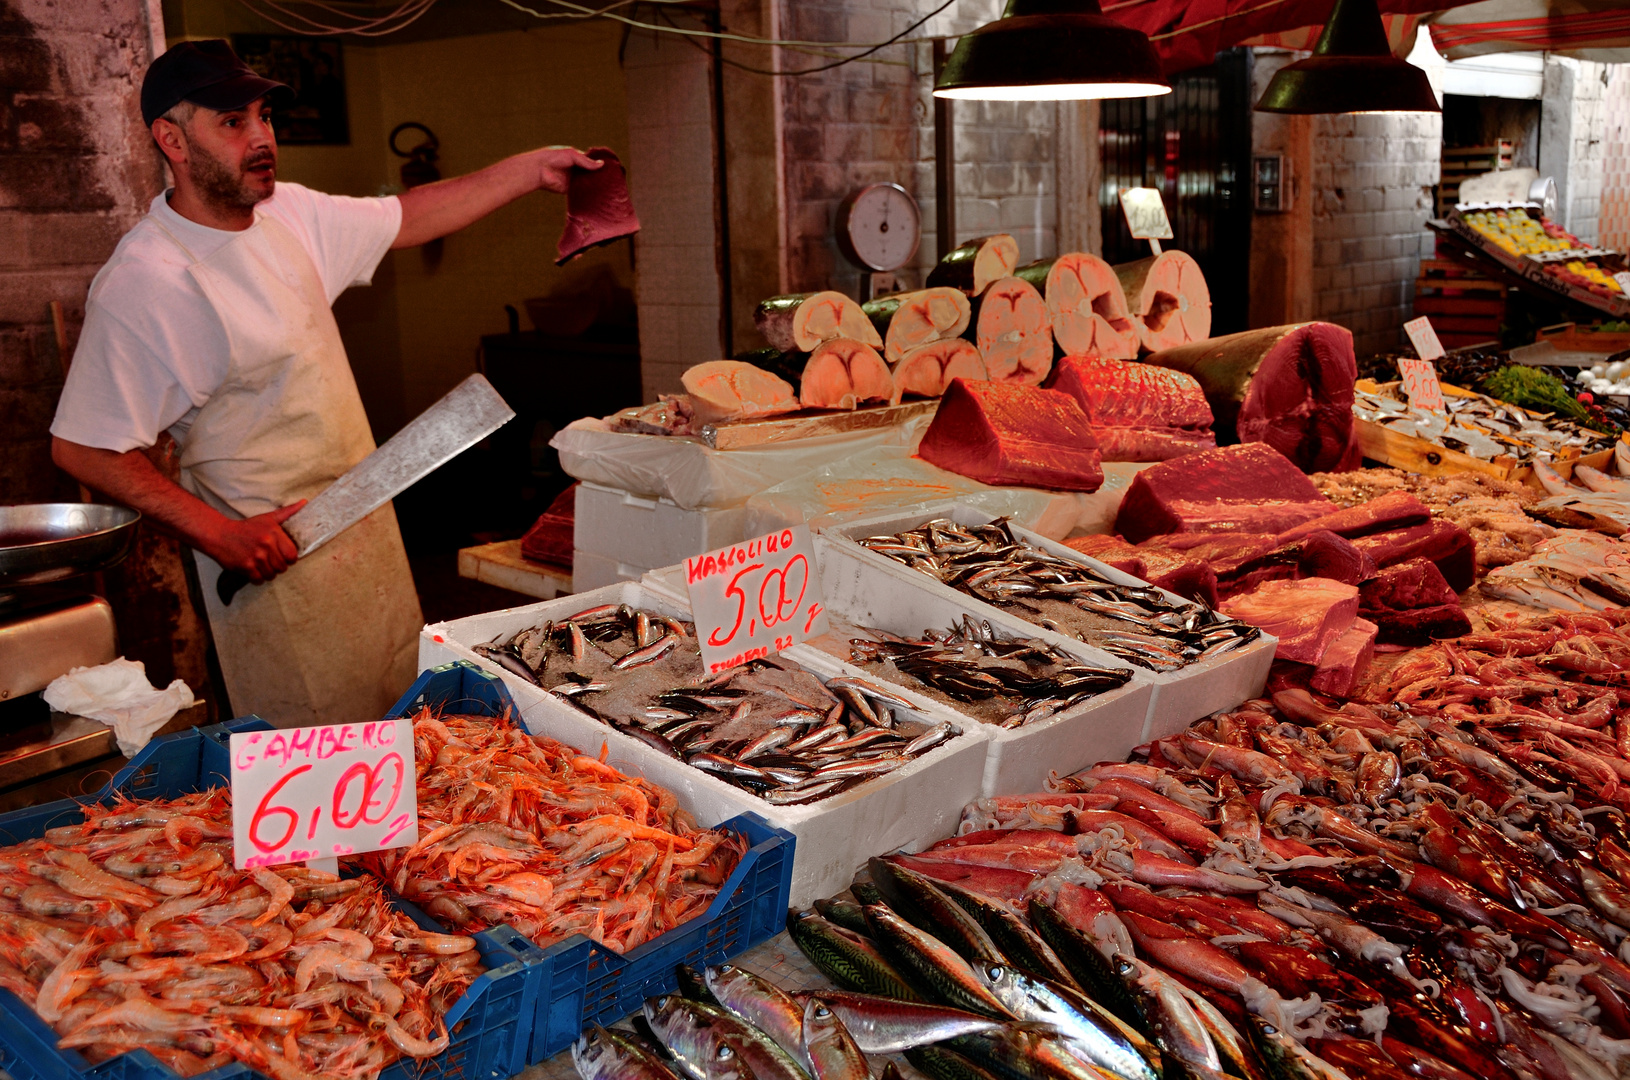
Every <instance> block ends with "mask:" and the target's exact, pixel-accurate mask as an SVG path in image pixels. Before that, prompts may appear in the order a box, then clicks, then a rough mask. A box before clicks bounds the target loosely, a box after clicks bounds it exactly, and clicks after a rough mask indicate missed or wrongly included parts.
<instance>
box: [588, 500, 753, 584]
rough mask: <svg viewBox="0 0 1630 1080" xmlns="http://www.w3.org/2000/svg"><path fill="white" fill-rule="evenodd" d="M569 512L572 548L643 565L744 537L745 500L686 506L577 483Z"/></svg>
mask: <svg viewBox="0 0 1630 1080" xmlns="http://www.w3.org/2000/svg"><path fill="white" fill-rule="evenodd" d="M573 514H574V515H575V518H574V520H575V524H574V525H573V527H572V547H573V548H575V549H576V550H577V551H581V552H583V553H585V554H587V555H595V556H599V557H600V558H603V559H615V560H617V561H618V562H620V563H626V564H627V565H629V566H639V567H643V568H644V569H646V570H649V569H651V568H653V567H658V566H668V565H670V564H672V563H676V562H683V561H684V560H685V559H686V558H688V557H689V556H691V555H700V554H701V553H702V552H704V551H712V550H714V549H715V548H722V547H724V546H726V545H727V544H734V543H736V542H738V541H740V540H744V539H746V536H745V534H744V533H743V532H742V528H743V525H744V522H745V521H746V518H747V505H746V504H745V503H738V504H737V505H735V506H723V507H703V508H702V509H699V510H686V509H684V508H683V507H681V506H679V505H678V504H677V503H672V502H669V501H668V500H667V499H651V498H646V497H644V496H642V495H635V494H633V493H632V492H627V491H619V490H617V489H616V488H609V487H601V486H600V485H598V484H589V483H582V484H579V485H578V486H577V504H576V509H575V510H574V511H573ZM635 576H636V577H637V576H639V575H637V574H636V575H635Z"/></svg>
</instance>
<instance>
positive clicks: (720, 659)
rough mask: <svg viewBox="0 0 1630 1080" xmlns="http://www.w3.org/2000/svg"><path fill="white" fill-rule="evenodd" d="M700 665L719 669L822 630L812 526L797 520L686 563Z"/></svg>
mask: <svg viewBox="0 0 1630 1080" xmlns="http://www.w3.org/2000/svg"><path fill="white" fill-rule="evenodd" d="M685 584H686V586H687V587H688V588H689V589H690V606H691V613H692V614H693V615H695V616H696V637H697V640H698V641H699V642H700V643H701V646H702V663H704V664H706V665H707V669H708V670H709V671H724V670H725V669H726V668H733V667H735V666H736V665H737V664H745V663H746V662H747V661H749V660H756V659H758V658H759V657H761V656H768V655H770V653H772V652H780V651H781V650H782V649H787V648H791V647H792V646H793V645H796V644H798V642H800V641H803V640H804V639H805V638H809V637H815V636H817V635H819V634H824V633H826V608H825V607H824V606H822V604H821V581H820V578H819V577H818V576H817V574H816V572H815V556H814V554H813V552H812V551H811V545H810V540H809V528H808V527H807V526H804V525H798V526H796V527H794V528H791V529H781V530H778V531H776V532H773V533H770V534H769V535H768V536H761V537H759V538H758V539H756V540H746V541H743V542H742V543H740V544H732V545H731V546H730V547H727V548H720V549H719V550H718V551H709V552H705V553H703V554H701V555H697V556H694V557H692V558H689V559H686V560H685Z"/></svg>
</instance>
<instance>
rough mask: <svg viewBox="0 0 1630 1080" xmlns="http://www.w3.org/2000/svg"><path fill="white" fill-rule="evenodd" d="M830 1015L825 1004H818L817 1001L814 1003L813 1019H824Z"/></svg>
mask: <svg viewBox="0 0 1630 1080" xmlns="http://www.w3.org/2000/svg"><path fill="white" fill-rule="evenodd" d="M831 1015H832V1012H831V1010H829V1009H828V1008H827V1007H826V1006H825V1005H822V1004H820V1003H818V1002H817V1003H816V1005H815V1019H817V1020H825V1019H826V1018H827V1017H828V1016H831Z"/></svg>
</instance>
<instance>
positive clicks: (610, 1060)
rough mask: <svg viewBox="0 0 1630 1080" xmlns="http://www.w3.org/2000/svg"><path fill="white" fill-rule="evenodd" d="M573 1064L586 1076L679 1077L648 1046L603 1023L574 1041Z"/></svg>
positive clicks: (621, 1079)
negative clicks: (612, 1031) (613, 1031)
mask: <svg viewBox="0 0 1630 1080" xmlns="http://www.w3.org/2000/svg"><path fill="white" fill-rule="evenodd" d="M572 1064H573V1065H574V1066H575V1067H576V1068H577V1075H578V1076H580V1077H582V1078H583V1080H679V1077H678V1076H677V1075H676V1074H675V1073H674V1071H673V1070H672V1069H670V1068H668V1066H667V1065H665V1064H663V1063H662V1062H661V1061H659V1060H658V1059H657V1058H656V1057H655V1055H653V1054H651V1053H650V1052H649V1051H647V1050H646V1049H645V1048H644V1047H642V1046H640V1045H639V1044H638V1043H636V1042H634V1041H633V1040H632V1039H628V1038H626V1037H624V1038H618V1037H616V1036H615V1035H613V1034H612V1033H611V1032H610V1031H607V1030H606V1029H605V1028H603V1027H601V1026H600V1025H599V1024H595V1025H594V1026H593V1027H592V1028H590V1029H589V1030H588V1031H586V1032H584V1033H583V1037H582V1038H580V1039H578V1040H577V1041H576V1042H575V1043H573V1044H572Z"/></svg>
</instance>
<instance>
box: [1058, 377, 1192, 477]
mask: <svg viewBox="0 0 1630 1080" xmlns="http://www.w3.org/2000/svg"><path fill="white" fill-rule="evenodd" d="M1047 386H1048V387H1049V388H1050V389H1053V390H1062V391H1063V392H1064V393H1066V394H1069V395H1070V396H1071V397H1073V398H1075V400H1076V401H1077V402H1078V403H1079V404H1080V405H1081V410H1082V411H1083V412H1085V413H1086V414H1087V420H1088V421H1089V422H1091V424H1092V430H1093V431H1094V432H1096V433H1097V435H1098V449H1099V450H1101V451H1103V455H1104V460H1105V461H1165V460H1167V459H1169V458H1174V457H1181V456H1183V455H1184V454H1192V453H1194V452H1195V451H1197V450H1210V449H1212V448H1214V447H1215V446H1216V445H1217V438H1216V436H1215V435H1213V434H1212V433H1211V406H1210V405H1207V404H1206V396H1205V394H1204V393H1203V392H1201V390H1200V384H1199V383H1198V382H1196V381H1195V380H1194V377H1193V376H1191V375H1185V374H1184V373H1183V372H1181V371H1168V370H1167V369H1166V368H1158V367H1151V366H1150V365H1148V364H1129V363H1126V362H1125V361H1122V360H1110V359H1107V358H1104V357H1098V356H1066V357H1064V358H1063V359H1062V360H1059V361H1058V363H1057V364H1056V365H1055V366H1054V368H1053V374H1052V376H1051V378H1049V380H1048V382H1047Z"/></svg>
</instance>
